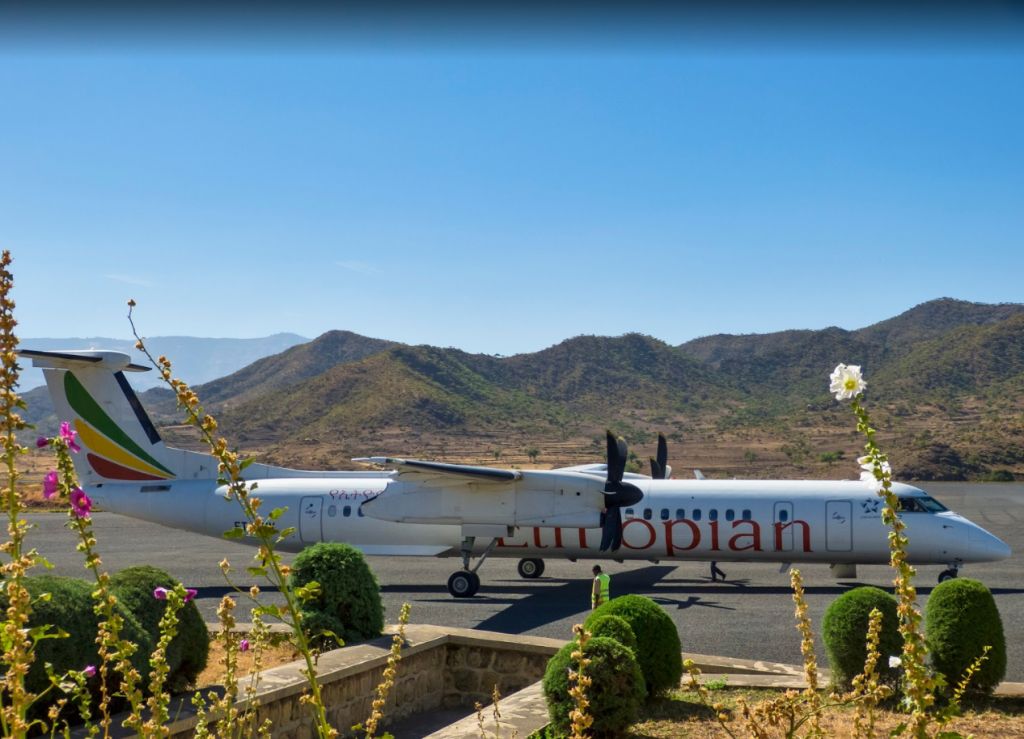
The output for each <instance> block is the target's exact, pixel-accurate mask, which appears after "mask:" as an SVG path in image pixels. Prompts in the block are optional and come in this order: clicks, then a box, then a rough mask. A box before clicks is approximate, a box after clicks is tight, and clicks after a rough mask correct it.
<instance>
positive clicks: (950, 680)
mask: <svg viewBox="0 0 1024 739" xmlns="http://www.w3.org/2000/svg"><path fill="white" fill-rule="evenodd" d="M925 637H926V641H927V643H928V650H929V651H930V653H931V659H932V666H933V667H934V668H935V671H936V672H939V673H942V674H943V675H945V676H946V682H947V684H948V685H949V686H950V687H951V688H952V687H954V686H956V685H957V684H958V683H959V682H960V680H961V679H962V678H963V675H964V671H965V670H966V669H967V668H968V667H969V666H970V665H971V663H972V662H974V660H975V659H977V658H978V656H979V655H980V654H981V653H982V650H983V649H984V647H986V646H990V647H992V649H991V650H990V651H989V653H988V659H986V660H985V661H984V662H982V663H981V668H980V669H979V671H978V672H977V674H975V675H974V677H973V678H972V679H971V683H970V685H969V686H968V690H969V691H971V692H974V693H991V692H992V691H993V690H994V689H995V687H996V686H997V685H999V683H1000V681H1001V680H1002V679H1003V676H1004V675H1005V674H1006V638H1005V637H1004V635H1003V621H1002V618H1000V616H999V609H998V608H997V607H996V601H995V599H994V598H993V597H992V593H991V592H989V589H988V588H986V587H985V586H984V585H982V584H981V583H980V582H978V581H977V580H968V579H966V578H958V579H955V580H947V581H946V582H944V583H941V584H939V585H938V586H936V588H935V590H933V591H932V594H931V595H930V596H929V597H928V602H927V604H926V605H925Z"/></svg>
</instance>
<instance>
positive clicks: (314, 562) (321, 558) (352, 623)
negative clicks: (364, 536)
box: [291, 542, 384, 648]
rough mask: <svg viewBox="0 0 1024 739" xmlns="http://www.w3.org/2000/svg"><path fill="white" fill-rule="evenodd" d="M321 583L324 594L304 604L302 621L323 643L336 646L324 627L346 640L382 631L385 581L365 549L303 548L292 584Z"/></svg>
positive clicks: (331, 544)
mask: <svg viewBox="0 0 1024 739" xmlns="http://www.w3.org/2000/svg"><path fill="white" fill-rule="evenodd" d="M311 582H317V583H319V584H320V595H319V597H317V598H314V599H313V600H307V601H305V602H304V603H302V604H301V609H302V622H303V623H302V626H303V629H304V630H305V631H306V634H307V635H308V636H309V638H310V639H311V640H313V642H314V643H315V644H316V645H317V646H318V647H321V648H331V647H333V646H336V642H335V640H334V639H332V638H331V637H330V636H329V635H324V632H326V631H331V632H334V634H336V635H337V636H338V638H340V639H341V640H342V641H343V642H345V643H352V642H357V641H365V640H366V639H372V638H374V637H376V636H380V633H381V631H383V629H384V604H383V603H382V602H381V599H380V586H379V585H378V584H377V578H376V577H374V575H373V572H371V571H370V568H369V566H368V565H367V564H366V559H365V558H364V557H363V554H362V552H360V551H359V550H358V549H355V548H353V547H351V546H349V545H348V544H341V543H337V542H321V543H320V544H314V545H313V546H311V547H307V548H306V549H303V550H302V551H301V552H300V553H299V555H298V556H297V557H296V558H295V561H294V562H293V564H292V574H291V584H292V586H293V587H301V586H303V585H308V584H309V583H311Z"/></svg>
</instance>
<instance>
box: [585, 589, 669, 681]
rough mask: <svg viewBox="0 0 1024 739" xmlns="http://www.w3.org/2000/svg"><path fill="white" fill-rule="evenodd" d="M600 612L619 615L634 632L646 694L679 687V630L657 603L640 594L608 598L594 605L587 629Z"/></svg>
mask: <svg viewBox="0 0 1024 739" xmlns="http://www.w3.org/2000/svg"><path fill="white" fill-rule="evenodd" d="M602 616H620V617H621V618H623V619H624V620H625V621H626V623H628V624H629V626H630V628H632V629H633V633H634V634H635V635H636V647H637V648H636V659H637V662H639V663H640V669H641V670H643V673H644V681H645V682H646V683H647V691H648V693H649V694H650V695H654V694H656V693H660V692H663V691H666V690H672V689H674V688H677V687H679V679H680V678H681V677H682V676H683V654H682V646H681V645H680V643H679V632H678V631H676V625H675V624H674V623H672V619H671V618H670V617H669V615H668V614H667V613H665V611H664V610H662V608H661V606H659V605H658V604H657V603H655V602H654V601H653V600H651V599H650V598H645V597H644V596H642V595H623V596H620V597H618V598H612V599H611V600H610V601H608V602H607V603H605V604H604V605H602V606H599V607H598V608H596V609H595V610H594V611H593V612H592V613H591V614H590V616H589V617H588V618H587V620H586V623H585V624H584V625H585V626H586V628H587V630H588V631H590V630H591V629H592V628H593V625H594V623H595V622H596V621H597V620H598V619H599V618H601V617H602Z"/></svg>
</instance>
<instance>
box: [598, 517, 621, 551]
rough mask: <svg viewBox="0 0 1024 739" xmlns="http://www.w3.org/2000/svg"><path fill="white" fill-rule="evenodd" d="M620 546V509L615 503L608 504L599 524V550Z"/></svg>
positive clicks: (614, 549) (612, 549)
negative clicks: (601, 522)
mask: <svg viewBox="0 0 1024 739" xmlns="http://www.w3.org/2000/svg"><path fill="white" fill-rule="evenodd" d="M621 546H622V509H621V507H619V506H617V505H612V506H608V510H607V511H605V514H604V523H603V524H602V525H601V551H602V552H607V551H609V550H610V551H613V552H614V551H616V550H618V548H619V547H621Z"/></svg>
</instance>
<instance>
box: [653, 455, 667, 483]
mask: <svg viewBox="0 0 1024 739" xmlns="http://www.w3.org/2000/svg"><path fill="white" fill-rule="evenodd" d="M650 460H651V479H653V480H664V479H665V470H663V469H662V468H661V467H660V466H658V460H656V459H655V458H654V457H651V458H650Z"/></svg>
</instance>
